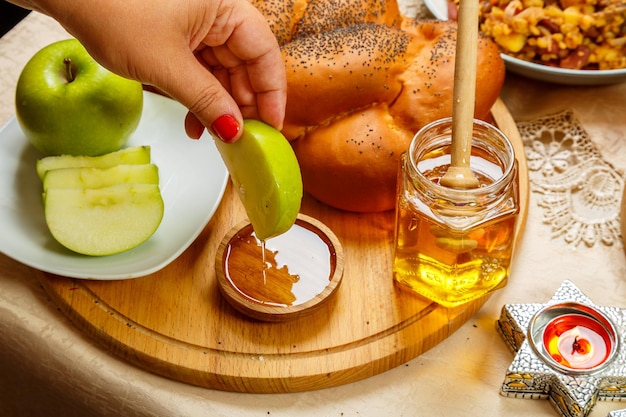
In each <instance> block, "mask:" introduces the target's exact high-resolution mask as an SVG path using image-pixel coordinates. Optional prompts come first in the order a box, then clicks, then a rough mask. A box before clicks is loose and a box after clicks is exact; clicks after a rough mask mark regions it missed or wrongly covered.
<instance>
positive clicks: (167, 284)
mask: <svg viewBox="0 0 626 417" xmlns="http://www.w3.org/2000/svg"><path fill="white" fill-rule="evenodd" d="M492 115H493V116H494V120H495V121H496V123H497V124H498V126H499V127H500V129H501V130H503V131H504V132H505V133H506V134H507V135H508V137H509V138H510V139H511V141H512V142H513V144H514V146H515V151H516V154H517V158H518V162H519V168H520V191H521V193H520V196H521V197H520V198H521V213H520V219H519V222H518V226H517V233H516V241H519V239H520V237H521V235H522V231H523V228H524V224H525V220H526V213H527V208H528V207H527V204H528V172H527V168H526V160H525V157H524V150H523V144H522V141H521V138H520V136H519V132H518V131H517V127H516V126H515V123H514V121H513V119H512V118H511V116H510V114H509V113H508V111H507V109H506V107H505V106H504V104H503V103H502V102H501V101H498V102H497V103H496V105H495V106H494V108H493V110H492ZM301 211H302V213H304V214H306V215H309V216H311V217H313V218H316V219H318V220H320V221H322V222H323V223H324V224H325V225H326V226H328V227H329V228H330V229H331V230H332V231H333V232H334V233H335V234H336V235H337V237H338V238H339V240H340V241H341V243H342V245H343V250H344V261H345V264H344V275H343V282H342V284H341V286H340V287H339V288H338V290H337V292H336V294H335V296H334V297H333V298H332V299H331V300H329V302H328V303H325V304H324V305H323V306H322V307H320V308H319V309H318V310H317V311H316V312H314V313H313V314H312V315H309V316H307V317H305V318H301V319H296V320H292V321H287V322H280V323H270V322H261V321H254V320H253V319H250V318H248V317H246V316H244V315H242V314H241V313H239V312H238V311H236V310H235V309H234V308H232V307H231V306H230V305H229V304H228V303H227V302H226V301H225V299H224V298H223V297H222V296H221V294H220V292H219V290H218V287H217V280H216V276H215V265H214V261H215V254H216V251H217V250H218V246H219V244H220V242H221V240H222V238H223V237H224V236H225V235H226V234H227V233H228V231H229V230H230V229H231V227H232V226H233V225H235V224H237V223H239V222H240V221H242V220H243V219H245V212H244V210H243V208H242V206H241V203H240V202H239V199H238V197H237V195H236V193H235V191H234V190H233V187H232V186H231V185H229V186H228V187H227V190H226V194H225V195H224V199H223V201H222V203H221V205H220V207H219V209H218V211H217V212H216V214H215V216H214V217H213V218H212V219H211V221H210V222H209V224H208V225H207V227H206V228H205V230H204V231H203V232H202V234H201V235H200V236H199V237H198V239H197V240H196V241H195V242H194V243H193V244H192V245H191V246H190V247H189V248H188V249H187V250H186V251H185V252H184V253H183V254H182V255H181V256H180V257H179V258H178V259H176V260H175V261H174V262H173V263H171V264H170V265H169V266H167V267H166V268H164V269H162V270H161V271H159V272H156V273H154V274H152V275H149V276H146V277H142V278H137V279H130V280H121V281H91V280H80V279H71V278H65V277H60V276H55V275H51V274H48V273H43V272H39V271H37V272H36V273H37V275H38V277H39V278H40V280H41V282H42V284H43V286H44V288H45V289H46V290H47V292H48V293H49V294H50V296H51V297H52V299H53V300H54V301H55V302H56V303H57V304H58V306H59V308H60V309H61V310H62V311H63V312H64V313H65V314H66V315H67V316H68V317H69V319H70V320H71V321H72V322H73V323H74V324H75V325H76V326H77V328H78V329H80V330H81V331H83V332H84V333H85V334H87V335H89V336H90V337H91V338H93V340H94V341H95V342H96V343H98V344H100V345H102V346H104V347H105V348H106V349H107V350H108V351H110V352H111V353H112V354H113V355H117V356H119V357H120V358H122V359H123V360H126V361H128V362H131V363H133V364H135V365H137V366H139V367H141V368H144V369H145V370H147V371H149V372H153V373H156V374H159V375H162V376H165V377H168V378H171V379H174V380H178V381H183V382H186V383H189V384H194V385H198V386H202V387H207V388H213V389H219V390H228V391H235V392H253V393H280V392H297V391H307V390H316V389H321V388H327V387H332V386H337V385H341V384H346V383H349V382H353V381H357V380H360V379H363V378H367V377H369V376H372V375H375V374H378V373H380V372H383V371H386V370H388V369H391V368H393V367H396V366H398V365H400V364H403V363H405V362H407V361H409V360H411V359H413V358H415V357H417V356H418V355H420V354H421V353H423V352H425V351H426V350H428V349H429V348H431V347H433V346H434V345H436V344H437V343H439V342H441V341H442V340H444V339H445V338H447V337H448V336H449V335H450V334H451V333H452V332H454V331H455V330H456V329H458V328H459V327H460V326H462V325H463V324H464V323H465V322H466V321H467V320H468V319H469V318H470V317H472V315H474V313H475V312H476V311H478V310H479V309H480V308H481V307H482V305H483V304H484V302H485V301H486V300H487V298H488V296H486V297H484V298H483V299H480V300H477V301H474V302H470V303H468V304H466V305H464V306H462V307H458V308H454V309H447V308H443V307H441V306H439V305H437V304H435V303H432V302H429V301H427V300H425V299H423V298H421V297H419V296H417V295H414V294H412V293H409V292H405V291H403V290H401V289H399V288H397V287H396V286H395V285H394V283H393V279H392V272H391V264H392V255H393V223H394V213H393V212H384V213H374V214H355V213H346V212H341V211H338V210H334V209H332V208H329V207H327V206H324V205H322V204H320V203H318V202H316V201H314V200H313V199H311V198H310V197H305V199H304V201H303V206H302V210H301ZM514 262H515V259H514Z"/></svg>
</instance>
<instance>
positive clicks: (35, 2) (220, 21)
mask: <svg viewBox="0 0 626 417" xmlns="http://www.w3.org/2000/svg"><path fill="white" fill-rule="evenodd" d="M12 1H14V2H15V3H16V4H18V5H21V6H23V7H27V8H30V9H33V10H37V11H40V12H43V13H45V14H48V15H50V16H51V17H53V18H55V19H56V20H57V21H59V22H60V23H61V24H62V25H63V26H64V27H65V28H66V29H67V30H68V32H70V33H71V34H72V35H73V36H75V37H76V38H78V39H79V40H80V41H81V43H82V44H83V45H84V46H85V47H86V48H87V50H88V51H89V53H90V54H91V55H92V56H93V57H94V58H95V59H96V60H97V61H98V62H100V63H101V64H102V65H103V66H105V67H107V68H108V69H110V70H111V71H113V72H115V73H117V74H119V75H122V76H125V77H128V78H132V79H135V80H138V81H140V82H142V83H144V84H148V85H151V86H154V87H155V88H157V89H158V90H161V91H162V92H164V93H165V94H167V95H169V96H171V97H173V98H174V99H176V100H178V101H179V102H180V103H182V104H183V105H184V106H186V107H187V108H188V109H189V114H188V116H187V118H186V120H185V129H186V132H187V134H188V135H189V136H190V137H192V138H199V137H200V135H201V134H202V132H203V130H204V127H205V126H206V127H208V128H209V129H210V130H211V131H212V133H214V134H215V135H216V136H218V137H220V138H221V139H222V140H224V141H226V142H231V141H234V140H237V139H238V138H239V137H240V135H241V126H242V119H243V118H244V117H245V118H254V119H259V120H263V121H265V122H266V123H269V124H271V125H273V126H274V127H276V128H278V129H281V128H282V123H283V118H284V115H285V102H286V80H285V67H284V62H283V58H282V55H281V53H280V49H279V47H278V43H277V42H276V39H275V38H274V35H273V34H272V32H271V31H270V29H269V27H268V25H267V23H266V21H265V18H264V17H263V16H262V15H261V14H260V13H259V12H258V11H257V10H256V9H255V8H254V7H253V6H252V5H251V4H250V3H249V2H248V1H247V0H215V1H213V0H208V1H207V0H152V1H142V0H107V1H98V0H12Z"/></svg>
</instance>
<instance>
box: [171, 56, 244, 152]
mask: <svg viewBox="0 0 626 417" xmlns="http://www.w3.org/2000/svg"><path fill="white" fill-rule="evenodd" d="M173 62H178V63H179V64H178V65H176V68H184V70H182V71H180V70H179V71H178V72H175V73H169V74H167V77H166V78H165V79H164V80H162V84H161V85H162V87H161V86H160V87H161V88H162V89H163V91H165V92H166V93H167V94H168V95H170V96H171V97H173V98H174V99H175V100H177V101H178V102H180V103H181V104H182V105H183V106H185V107H187V108H188V109H189V113H188V114H187V117H186V118H185V131H186V133H187V135H188V136H189V137H190V138H193V139H198V138H200V136H201V135H202V133H203V131H204V128H205V127H206V128H207V129H208V130H209V131H210V132H211V133H212V134H213V135H214V136H216V137H218V138H219V139H221V140H223V141H224V142H234V141H236V140H237V139H239V137H240V136H241V127H242V126H243V116H242V114H241V110H240V109H239V106H238V105H237V103H236V102H235V100H234V99H233V98H232V96H231V95H230V94H229V93H228V91H227V90H226V89H225V88H224V87H223V86H222V84H221V83H220V82H219V80H218V79H217V78H215V76H214V75H213V74H212V73H211V72H210V71H209V70H207V68H205V67H204V66H203V65H202V64H201V63H200V62H199V61H198V60H197V59H196V58H195V57H194V56H193V54H189V55H187V56H186V57H185V59H179V60H177V61H173ZM176 68H174V70H176Z"/></svg>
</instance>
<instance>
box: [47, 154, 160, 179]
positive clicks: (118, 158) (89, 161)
mask: <svg viewBox="0 0 626 417" xmlns="http://www.w3.org/2000/svg"><path fill="white" fill-rule="evenodd" d="M150 160H151V155H150V146H133V147H129V148H124V149H121V150H119V151H115V152H111V153H107V154H104V155H100V156H82V155H79V156H73V155H59V156H48V157H45V158H41V159H39V160H38V161H37V175H38V176H39V179H40V180H42V181H43V178H44V176H45V175H46V172H47V171H49V170H52V169H59V168H81V167H91V168H110V167H113V166H116V165H136V164H149V163H150Z"/></svg>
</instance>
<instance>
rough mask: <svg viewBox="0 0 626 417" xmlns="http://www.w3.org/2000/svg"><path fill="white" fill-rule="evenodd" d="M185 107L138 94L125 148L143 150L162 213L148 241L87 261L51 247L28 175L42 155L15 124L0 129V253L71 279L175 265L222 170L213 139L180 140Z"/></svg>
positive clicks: (217, 188)
mask: <svg viewBox="0 0 626 417" xmlns="http://www.w3.org/2000/svg"><path fill="white" fill-rule="evenodd" d="M185 114H186V109H185V108H184V107H183V106H181V105H180V104H179V103H177V102H175V101H172V100H170V99H167V98H165V97H162V96H159V95H157V94H153V93H144V110H143V116H142V118H141V122H140V123H139V126H138V128H137V130H136V131H135V133H134V134H133V136H132V137H131V139H130V141H129V143H128V145H127V146H137V145H150V146H151V150H152V160H153V162H154V163H155V164H156V165H157V166H158V167H159V179H160V188H161V193H162V196H163V201H164V203H165V214H164V216H163V220H162V222H161V225H160V226H159V228H158V230H157V231H156V233H155V234H154V235H152V237H151V238H150V239H149V240H147V241H146V242H144V243H143V244H141V245H139V246H138V247H136V248H134V249H131V250H129V251H127V252H124V253H121V254H117V255H111V256H104V257H90V256H83V255H79V254H76V253H74V252H71V251H69V250H67V249H65V248H64V247H62V246H61V245H60V244H59V243H57V242H56V241H55V240H54V238H53V237H52V235H51V234H50V232H49V231H48V227H47V225H46V222H45V219H44V213H43V206H42V201H41V191H42V185H41V182H40V181H39V178H38V176H37V173H36V171H35V165H36V161H37V159H38V158H41V156H42V155H41V154H40V153H38V152H37V151H36V150H35V149H34V148H33V147H32V146H31V145H30V144H29V143H28V141H27V140H26V138H25V137H24V135H23V133H22V130H21V128H20V126H19V124H18V123H17V120H16V119H15V118H13V119H11V120H10V121H9V122H8V123H7V124H6V125H5V126H4V127H3V128H2V130H0V252H2V253H4V254H6V255H7V256H9V257H11V258H13V259H15V260H17V261H19V262H22V263H24V264H26V265H28V266H31V267H33V268H36V269H40V270H42V271H45V272H50V273H54V274H57V275H62V276H67V277H72V278H88V279H98V280H111V279H128V278H137V277H141V276H144V275H148V274H150V273H153V272H156V271H158V270H160V269H162V268H163V267H165V266H166V265H168V264H169V263H170V262H172V261H173V260H174V259H176V258H177V257H178V256H179V255H180V254H181V253H182V252H183V251H184V250H185V249H187V247H188V246H189V245H190V244H191V243H192V242H193V241H194V240H195V239H196V237H198V235H199V234H200V232H201V231H202V230H203V229H204V227H205V226H206V224H207V223H208V221H209V220H210V219H211V217H212V216H213V213H215V210H216V209H217V207H218V205H219V203H220V201H221V199H222V196H223V195H224V190H225V188H226V183H227V180H228V172H227V170H226V167H225V166H224V163H223V162H222V158H221V157H220V155H219V152H218V151H217V148H216V147H215V144H214V142H213V139H212V137H211V136H210V135H209V134H206V133H205V134H204V135H203V137H202V138H201V140H198V141H196V140H191V139H189V138H187V136H186V135H185V130H184V118H185Z"/></svg>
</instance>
